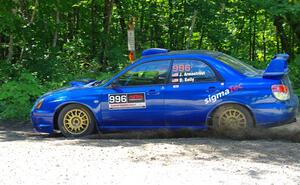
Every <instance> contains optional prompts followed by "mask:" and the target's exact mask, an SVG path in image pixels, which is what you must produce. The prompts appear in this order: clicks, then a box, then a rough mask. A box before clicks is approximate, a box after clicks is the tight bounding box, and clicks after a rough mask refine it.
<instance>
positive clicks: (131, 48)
mask: <svg viewBox="0 0 300 185" xmlns="http://www.w3.org/2000/svg"><path fill="white" fill-rule="evenodd" d="M127 37H128V50H129V51H135V40H134V30H127Z"/></svg>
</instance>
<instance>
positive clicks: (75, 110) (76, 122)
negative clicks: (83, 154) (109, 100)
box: [58, 104, 95, 137]
mask: <svg viewBox="0 0 300 185" xmlns="http://www.w3.org/2000/svg"><path fill="white" fill-rule="evenodd" d="M58 128H59V130H60V131H61V133H62V134H63V135H64V136H65V137H83V136H87V135H90V134H91V133H92V132H93V131H94V128H95V119H94V116H93V114H92V112H91V111H90V110H89V109H87V108H86V107H84V106H82V105H79V104H71V105H67V106H66V107H64V108H63V109H62V110H61V112H60V113H59V116H58Z"/></svg>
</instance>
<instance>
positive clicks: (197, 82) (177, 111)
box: [165, 60, 224, 126]
mask: <svg viewBox="0 0 300 185" xmlns="http://www.w3.org/2000/svg"><path fill="white" fill-rule="evenodd" d="M170 76H171V77H170V83H168V85H166V88H165V94H166V95H165V121H166V124H167V125H173V126H201V125H202V126H203V125H204V123H205V119H206V115H207V113H208V112H209V110H210V109H211V107H212V105H213V103H214V102H213V100H211V98H210V97H211V96H213V95H214V94H216V93H218V92H220V91H222V89H223V88H224V87H223V86H222V85H223V83H222V82H220V81H219V78H218V77H217V75H216V73H215V71H214V70H213V69H212V68H211V67H210V66H209V65H208V64H206V63H205V62H204V61H200V60H174V61H173V64H172V70H171V75H170Z"/></svg>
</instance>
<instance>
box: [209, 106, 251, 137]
mask: <svg viewBox="0 0 300 185" xmlns="http://www.w3.org/2000/svg"><path fill="white" fill-rule="evenodd" d="M212 123H213V129H214V130H215V131H216V132H217V133H227V132H228V131H229V132H230V133H232V132H235V133H236V132H244V131H245V130H247V129H249V128H253V126H254V119H253V117H252V115H251V113H250V112H249V111H248V109H246V108H245V107H243V106H241V105H237V104H227V105H223V106H221V107H219V108H218V109H217V110H216V111H215V112H214V113H213V116H212Z"/></svg>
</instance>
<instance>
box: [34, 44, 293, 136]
mask: <svg viewBox="0 0 300 185" xmlns="http://www.w3.org/2000/svg"><path fill="white" fill-rule="evenodd" d="M287 60H288V55H287V54H277V55H275V56H274V58H273V59H272V60H271V62H270V63H269V65H268V67H267V68H266V69H265V70H258V69H255V68H253V67H252V66H250V65H247V64H245V63H243V62H241V61H239V60H238V59H236V58H234V57H231V56H229V55H226V54H224V53H220V52H214V51H204V50H195V51H171V52H169V51H168V50H166V49H159V48H152V49H147V50H145V51H143V53H142V58H140V59H139V60H137V61H136V62H135V63H133V64H131V65H129V66H128V67H127V68H125V69H124V70H123V71H121V72H120V73H119V74H117V75H116V76H115V77H113V78H112V79H110V80H107V81H102V82H101V81H95V80H86V81H74V82H72V83H71V86H70V87H66V88H63V89H59V90H56V91H53V92H49V93H47V94H45V95H43V96H41V97H40V98H39V99H38V100H37V101H36V103H35V104H34V106H33V109H32V112H31V119H32V123H33V126H34V128H35V130H37V131H39V132H45V133H53V132H55V131H60V132H62V134H63V135H64V136H66V137H79V136H84V135H88V134H91V133H92V132H94V131H105V132H109V131H120V130H136V129H142V130H145V129H161V128H163V129H181V128H189V129H207V128H213V129H217V130H222V129H225V128H231V129H235V130H241V129H245V128H252V127H268V126H276V125H280V124H285V123H291V122H294V121H295V120H296V114H297V108H298V97H297V96H296V95H295V94H294V93H293V89H292V86H291V83H290V81H289V78H288V66H287Z"/></svg>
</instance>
